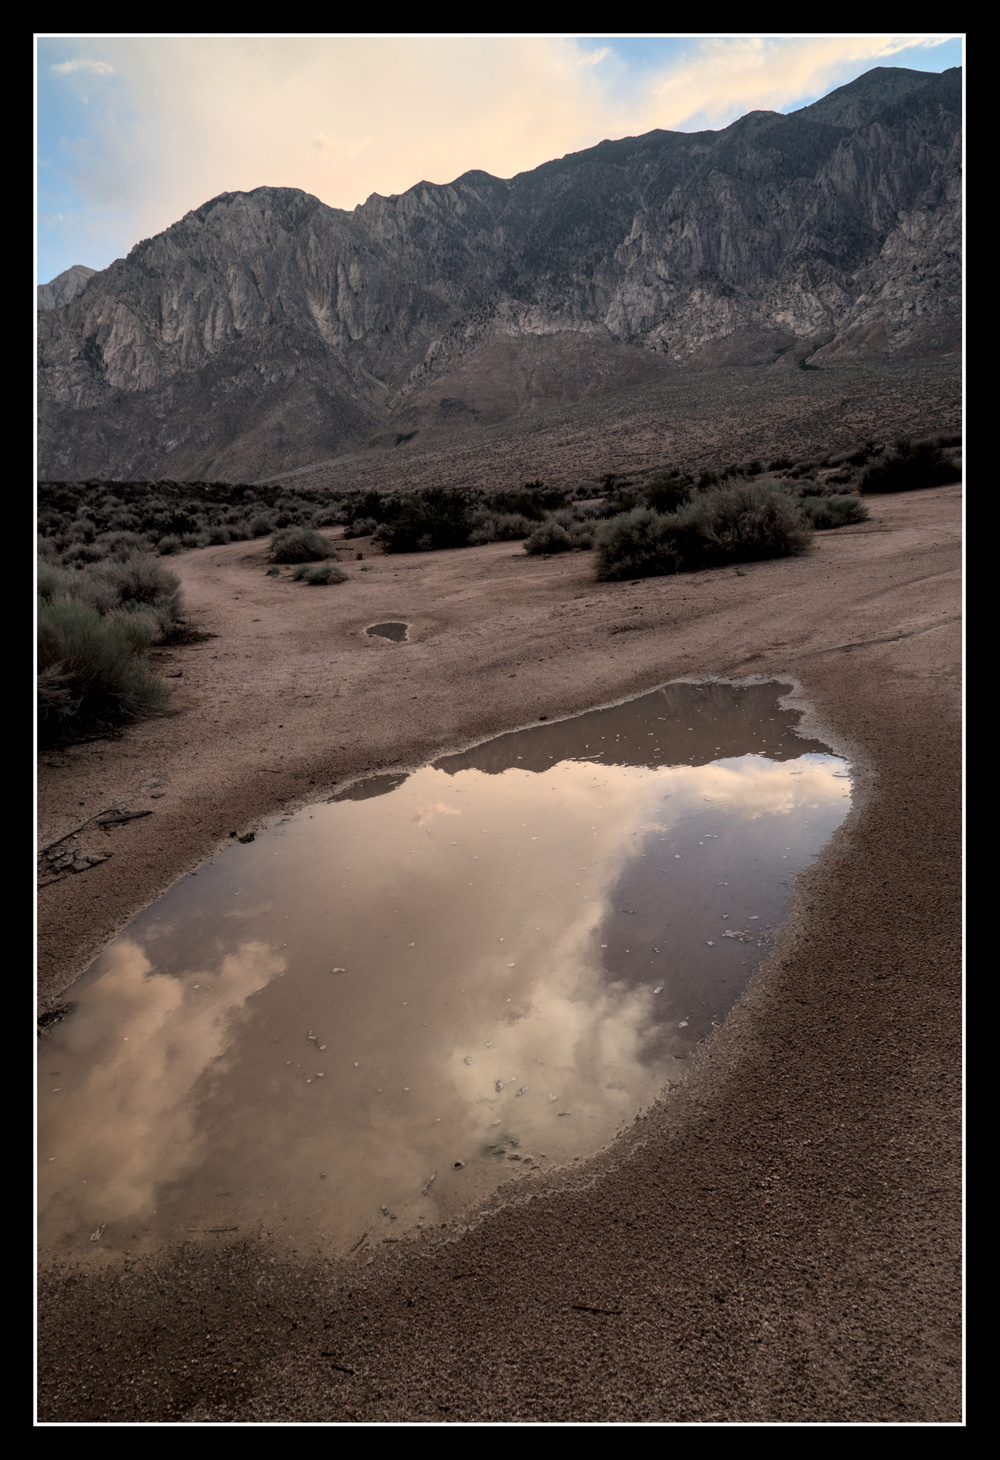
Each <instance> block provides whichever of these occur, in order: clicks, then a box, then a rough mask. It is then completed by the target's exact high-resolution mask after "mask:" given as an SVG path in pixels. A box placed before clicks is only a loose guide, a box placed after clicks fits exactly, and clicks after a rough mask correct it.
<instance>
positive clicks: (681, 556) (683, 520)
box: [596, 478, 809, 579]
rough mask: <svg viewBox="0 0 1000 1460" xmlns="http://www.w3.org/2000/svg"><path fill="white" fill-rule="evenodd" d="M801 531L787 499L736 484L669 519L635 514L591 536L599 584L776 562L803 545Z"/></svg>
mask: <svg viewBox="0 0 1000 1460" xmlns="http://www.w3.org/2000/svg"><path fill="white" fill-rule="evenodd" d="M808 542H809V528H808V527H807V525H806V524H805V523H804V522H803V520H802V516H801V514H800V511H799V508H798V506H797V505H796V503H794V502H793V501H792V500H791V499H790V498H789V495H788V493H787V492H783V491H781V490H780V489H779V488H777V487H776V486H775V485H774V484H773V483H767V482H748V481H744V480H742V479H739V478H737V479H736V480H735V481H730V482H727V483H726V484H724V485H721V486H715V487H710V488H709V489H708V490H707V491H705V492H701V493H699V494H698V495H697V496H696V497H695V498H694V499H693V500H692V501H690V502H687V503H685V504H684V505H683V506H681V507H679V508H678V510H677V511H676V512H670V513H661V512H654V511H653V510H652V509H651V508H648V507H643V508H637V509H635V510H633V511H632V512H629V513H625V514H624V515H623V516H622V517H620V518H615V519H613V520H612V521H611V522H609V523H606V524H605V525H604V526H603V527H601V528H600V529H599V530H598V533H597V539H596V546H597V552H598V569H597V572H598V577H599V578H611V579H616V578H641V577H649V576H651V575H654V574H661V573H681V572H692V571H694V570H696V569H698V568H711V567H719V566H722V565H723V564H725V563H730V562H747V561H752V560H754V559H759V558H774V557H783V556H786V555H787V554H790V553H797V552H802V551H804V549H805V548H806V547H807V546H808Z"/></svg>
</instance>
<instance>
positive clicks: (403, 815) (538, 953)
mask: <svg viewBox="0 0 1000 1460" xmlns="http://www.w3.org/2000/svg"><path fill="white" fill-rule="evenodd" d="M781 692H782V691H781V689H780V687H778V686H775V685H773V684H755V685H750V686H736V685H733V684H725V683H710V684H701V685H692V684H672V685H668V686H667V687H666V688H664V689H662V690H658V691H656V692H654V693H652V694H648V695H644V696H642V697H641V698H639V699H634V700H631V701H629V702H627V703H625V704H621V705H617V706H613V707H611V708H608V709H603V710H596V711H592V712H590V713H589V714H585V715H580V716H577V717H575V718H573V719H570V720H564V721H560V722H556V723H552V724H545V725H538V726H536V727H533V728H531V729H528V730H525V731H520V732H517V733H513V734H509V735H503V736H500V737H498V738H497V739H494V740H490V741H488V742H486V743H485V744H482V745H479V746H476V747H475V748H474V749H472V750H469V751H467V752H465V753H463V754H460V755H452V756H448V757H445V758H443V759H442V760H439V761H438V762H436V763H435V764H434V765H429V766H425V767H424V768H423V769H421V770H418V771H416V772H414V773H413V774H410V775H406V776H383V777H379V778H377V779H375V780H370V781H366V782H362V783H359V784H357V785H355V786H354V787H352V788H350V789H348V790H347V791H346V792H345V793H344V794H343V795H341V796H339V797H336V798H335V799H334V800H333V801H331V802H328V803H324V804H321V805H316V806H312V807H307V808H305V809H304V810H302V811H300V812H297V813H295V814H293V815H286V816H283V817H282V818H280V819H279V820H277V821H276V822H274V823H272V824H271V825H270V826H269V828H268V829H267V830H266V831H264V832H261V833H258V835H257V838H256V840H254V841H253V842H249V843H247V844H245V845H238V844H234V845H233V846H231V847H229V848H227V849H226V850H225V851H224V852H221V853H220V854H219V855H218V856H217V857H216V858H215V859H214V860H213V861H211V862H209V863H207V864H206V865H205V866H204V867H202V868H201V869H200V870H199V872H198V873H197V874H194V875H192V876H189V877H186V878H185V879H184V880H183V881H182V882H180V883H179V884H178V885H177V886H175V887H173V888H172V889H171V890H170V891H169V892H168V893H167V894H166V895H165V896H164V897H163V898H161V899H160V901H159V902H157V903H155V904H154V905H153V906H152V907H150V908H149V909H147V910H146V912H144V913H143V914H142V915H141V916H140V917H138V918H136V920H135V921H134V922H133V923H132V924H131V926H130V927H129V928H128V929H127V930H126V932H124V933H123V934H122V935H121V936H120V937H118V938H117V939H116V940H115V941H114V942H113V943H111V944H110V945H109V946H108V948H107V949H106V950H105V952H104V953H103V954H102V956H101V957H100V958H99V959H98V960H97V961H96V963H95V964H94V965H93V966H92V967H91V969H90V970H89V971H88V973H87V974H86V975H85V977H84V979H82V980H81V982H80V983H79V984H78V985H77V987H76V989H75V990H74V996H75V1000H76V1007H75V1010H74V1012H73V1013H72V1014H71V1015H70V1016H69V1017H68V1018H66V1019H65V1020H64V1021H63V1022H62V1023H61V1024H59V1025H57V1026H55V1027H54V1028H53V1029H52V1030H51V1031H50V1032H49V1034H48V1035H47V1036H46V1037H45V1039H44V1040H43V1042H42V1045H41V1053H40V1057H39V1072H40V1082H39V1096H38V1108H39V1132H40V1150H39V1171H40V1194H39V1222H40V1238H41V1243H42V1246H43V1248H44V1249H47V1250H49V1251H50V1252H52V1253H53V1254H56V1253H61V1254H63V1255H69V1254H71V1253H72V1254H74V1255H76V1256H78V1257H82V1256H93V1257H97V1256H99V1255H100V1254H101V1253H110V1252H113V1251H115V1250H117V1251H121V1250H122V1249H123V1248H130V1249H132V1250H137V1249H139V1248H142V1247H144V1246H155V1245H158V1244H162V1243H165V1242H168V1241H176V1240H181V1239H183V1238H185V1237H187V1236H188V1235H189V1234H193V1233H197V1234H201V1233H205V1232H209V1233H215V1234H218V1235H217V1238H216V1240H223V1241H224V1240H226V1238H225V1235H224V1234H226V1233H232V1234H235V1235H239V1236H242V1235H254V1234H257V1233H259V1232H261V1231H264V1232H267V1233H271V1234H274V1235H277V1236H284V1237H286V1238H287V1239H288V1240H289V1241H291V1242H301V1241H303V1240H307V1241H310V1242H318V1243H321V1244H322V1245H323V1246H324V1248H325V1249H326V1250H327V1251H330V1252H339V1251H346V1250H348V1249H350V1248H352V1247H354V1246H355V1245H356V1244H357V1243H358V1241H359V1239H360V1238H361V1237H362V1235H363V1234H367V1236H366V1237H365V1238H364V1240H365V1241H367V1242H368V1243H370V1244H373V1245H375V1244H378V1243H380V1242H382V1241H391V1240H394V1239H398V1238H399V1237H401V1236H402V1235H403V1233H404V1232H405V1231H406V1230H407V1229H408V1228H410V1227H413V1226H417V1225H430V1224H440V1223H446V1222H455V1221H458V1220H460V1219H461V1217H462V1215H463V1214H464V1213H467V1212H468V1211H470V1210H471V1209H473V1208H474V1207H476V1206H477V1205H478V1204H479V1203H481V1202H482V1201H483V1200H484V1199H486V1198H488V1196H489V1194H490V1193H491V1192H492V1191H494V1190H495V1189H496V1187H497V1186H498V1185H499V1184H500V1183H501V1182H503V1181H507V1180H509V1179H510V1178H511V1177H513V1176H515V1175H517V1176H519V1177H520V1179H522V1180H531V1179H532V1174H533V1173H534V1172H535V1171H537V1170H539V1169H545V1168H548V1167H552V1166H555V1165H558V1164H562V1163H566V1162H571V1161H572V1160H573V1159H574V1158H582V1157H584V1156H587V1155H589V1154H592V1153H594V1152H595V1151H597V1150H599V1149H601V1148H602V1147H603V1146H605V1145H606V1144H607V1143H608V1142H609V1141H610V1140H611V1139H612V1138H613V1137H614V1135H615V1133H616V1131H617V1130H618V1129H620V1128H621V1127H622V1126H623V1125H625V1124H626V1123H627V1122H629V1121H631V1120H632V1119H633V1117H634V1115H635V1114H636V1113H637V1112H638V1111H639V1110H640V1109H642V1108H643V1107H644V1106H646V1105H648V1104H650V1103H651V1102H652V1101H653V1100H654V1099H655V1098H656V1097H657V1095H658V1094H659V1093H660V1092H661V1091H662V1090H663V1088H664V1086H666V1085H667V1084H668V1083H670V1082H671V1081H674V1080H676V1079H678V1078H679V1077H680V1076H681V1075H682V1074H683V1071H684V1069H685V1067H686V1066H685V1061H686V1060H687V1058H688V1057H689V1055H690V1054H691V1052H692V1050H693V1047H694V1045H695V1043H696V1042H697V1041H699V1040H700V1039H702V1038H703V1037H704V1036H705V1035H707V1034H708V1033H709V1032H710V1031H711V1029H712V1027H713V1026H714V1025H717V1024H718V1023H719V1022H720V1021H721V1020H722V1018H723V1017H724V1016H725V1013H726V1011H727V1010H728V1009H729V1008H730V1007H731V1005H732V1003H733V1002H734V1000H735V999H736V998H737V997H738V996H739V994H740V992H741V990H742V988H743V986H744V984H745V982H746V980H747V978H748V977H749V975H750V974H751V972H752V971H753V969H754V967H755V966H756V965H757V963H758V962H759V961H760V959H761V958H762V957H763V956H764V954H765V953H766V950H767V944H768V934H769V932H770V931H771V930H772V929H773V928H774V927H775V925H776V924H777V923H778V922H779V921H780V919H781V916H782V911H783V907H784V903H785V899H786V897H787V895H788V888H789V882H790V880H791V877H792V875H793V874H794V873H795V872H796V871H797V870H798V869H800V868H801V867H803V866H804V865H806V864H807V863H808V862H809V861H810V860H811V859H812V858H813V857H814V856H815V855H816V853H817V852H818V851H819V849H820V848H821V846H822V845H823V843H824V842H825V841H826V839H827V838H828V837H829V835H830V833H831V832H832V831H833V829H834V828H835V827H836V826H837V825H838V823H839V822H840V821H841V820H842V818H843V817H844V815H845V813H846V811H847V809H848V806H849V804H850V801H849V792H850V781H849V778H848V776H849V772H848V767H847V765H846V763H845V762H844V761H843V760H841V759H839V758H837V757H835V756H833V755H832V754H830V752H829V750H828V748H827V747H825V746H823V745H821V744H819V743H818V742H816V741H810V740H805V739H803V738H801V737H800V736H798V735H796V733H795V730H794V727H795V725H796V724H797V722H798V719H799V715H798V713H797V712H795V711H792V710H787V709H782V708H781V706H780V703H779V696H780V694H781ZM199 1240H204V1239H203V1238H199Z"/></svg>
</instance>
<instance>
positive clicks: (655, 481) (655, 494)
mask: <svg viewBox="0 0 1000 1460" xmlns="http://www.w3.org/2000/svg"><path fill="white" fill-rule="evenodd" d="M690 491H691V482H690V479H689V478H687V477H682V476H681V475H680V473H679V472H658V473H657V474H656V475H655V476H652V477H650V479H649V481H648V482H647V483H646V506H647V507H652V509H653V511H654V512H676V511H677V508H678V507H680V506H681V504H682V503H683V502H686V501H687V499H688V497H689V495H690Z"/></svg>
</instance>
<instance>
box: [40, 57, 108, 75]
mask: <svg viewBox="0 0 1000 1460" xmlns="http://www.w3.org/2000/svg"><path fill="white" fill-rule="evenodd" d="M49 70H50V71H55V72H57V73H58V74H59V75H60V76H68V75H69V74H70V73H71V72H73V71H88V72H89V73H90V74H91V76H113V75H114V74H115V68H114V66H112V65H111V64H110V63H109V62H108V61H87V60H79V59H78V60H76V61H60V62H59V63H58V64H57V65H55V66H50V67H49Z"/></svg>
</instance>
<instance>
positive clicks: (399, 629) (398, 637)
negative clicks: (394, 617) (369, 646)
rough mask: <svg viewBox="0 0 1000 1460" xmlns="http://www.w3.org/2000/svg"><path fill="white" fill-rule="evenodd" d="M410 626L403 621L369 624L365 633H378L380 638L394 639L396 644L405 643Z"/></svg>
mask: <svg viewBox="0 0 1000 1460" xmlns="http://www.w3.org/2000/svg"><path fill="white" fill-rule="evenodd" d="M409 627H410V626H409V624H401V623H387V624H369V625H368V627H367V628H366V629H365V633H366V634H369V635H376V636H377V637H378V638H380V639H392V641H393V643H395V644H403V643H405V642H406V635H407V631H408V629H409Z"/></svg>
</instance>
